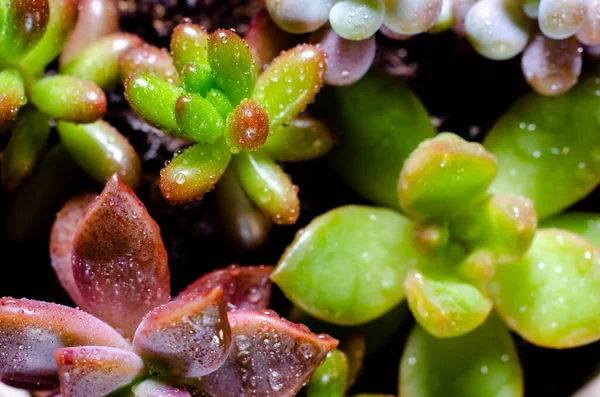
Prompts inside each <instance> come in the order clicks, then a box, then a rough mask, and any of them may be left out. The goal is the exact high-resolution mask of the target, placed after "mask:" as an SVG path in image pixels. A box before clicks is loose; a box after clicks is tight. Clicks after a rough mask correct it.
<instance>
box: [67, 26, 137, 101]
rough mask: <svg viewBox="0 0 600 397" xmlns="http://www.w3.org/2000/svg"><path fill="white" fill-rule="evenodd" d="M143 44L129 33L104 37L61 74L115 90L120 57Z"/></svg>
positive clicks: (79, 55) (105, 88)
mask: <svg viewBox="0 0 600 397" xmlns="http://www.w3.org/2000/svg"><path fill="white" fill-rule="evenodd" d="M142 43H143V41H142V39H140V38H139V37H138V36H136V35H133V34H129V33H113V34H110V35H108V36H104V37H102V38H100V39H99V40H97V41H95V42H94V43H92V44H90V45H88V46H86V47H85V48H84V49H83V50H82V51H81V52H80V53H79V54H78V55H77V56H75V58H73V60H72V61H70V62H69V63H68V64H67V65H65V66H63V67H61V69H60V72H61V73H62V74H66V75H69V76H75V77H79V78H81V79H84V80H89V81H92V82H94V83H95V84H96V85H97V86H98V87H100V88H102V89H104V90H108V89H113V88H114V87H115V86H116V85H117V83H118V82H119V55H121V54H122V53H123V52H124V51H126V50H127V49H128V48H132V47H137V46H140V45H142Z"/></svg>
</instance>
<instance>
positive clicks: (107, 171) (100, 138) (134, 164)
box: [57, 120, 142, 190]
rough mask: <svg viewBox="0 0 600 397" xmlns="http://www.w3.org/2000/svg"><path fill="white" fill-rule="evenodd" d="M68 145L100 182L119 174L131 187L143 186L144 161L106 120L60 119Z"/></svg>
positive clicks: (74, 156) (63, 141)
mask: <svg viewBox="0 0 600 397" xmlns="http://www.w3.org/2000/svg"><path fill="white" fill-rule="evenodd" d="M57 129H58V134H59V135H60V139H61V141H62V144H63V146H64V147H65V149H67V150H68V151H69V153H70V154H71V156H72V157H73V159H74V160H75V161H77V163H78V164H79V166H80V167H81V168H82V169H83V170H84V171H85V172H87V173H88V175H90V176H91V177H92V178H93V179H94V180H95V181H96V182H98V183H99V184H100V185H105V184H106V182H107V181H108V180H109V179H110V177H111V176H112V175H113V174H115V173H116V174H118V175H119V176H120V177H121V178H122V179H123V182H125V183H126V184H127V185H128V186H129V187H130V188H131V189H134V190H135V189H137V188H138V187H139V186H140V182H141V177H142V165H141V161H140V158H139V157H138V155H137V153H136V151H135V149H134V148H133V146H131V144H130V143H129V141H128V140H127V138H125V137H124V136H123V135H121V133H120V132H119V131H117V130H116V129H115V128H114V127H112V126H111V125H110V124H108V123H107V122H106V121H103V120H98V121H96V122H95V123H91V124H74V123H69V122H66V121H59V122H58V123H57Z"/></svg>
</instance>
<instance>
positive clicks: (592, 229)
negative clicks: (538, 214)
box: [540, 212, 600, 248]
mask: <svg viewBox="0 0 600 397" xmlns="http://www.w3.org/2000/svg"><path fill="white" fill-rule="evenodd" d="M540 227H543V228H549V227H554V228H558V229H564V230H568V231H570V232H573V233H577V234H579V235H580V236H581V237H583V238H585V239H586V240H588V241H589V242H591V243H592V244H594V245H595V246H596V247H599V248H600V214H596V213H589V212H571V213H567V214H560V215H557V216H554V217H552V218H550V219H547V220H545V221H544V222H542V223H541V224H540Z"/></svg>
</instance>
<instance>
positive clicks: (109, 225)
mask: <svg viewBox="0 0 600 397" xmlns="http://www.w3.org/2000/svg"><path fill="white" fill-rule="evenodd" d="M73 275H74V277H75V281H76V283H77V286H78V288H79V291H80V292H81V296H82V297H83V299H84V300H85V304H86V307H87V308H88V309H89V310H90V312H91V313H93V314H95V315H97V316H98V317H99V318H102V319H103V320H105V321H106V322H107V323H109V324H111V325H112V326H114V327H115V328H116V329H118V330H119V331H120V332H122V333H123V334H124V335H126V336H128V337H130V336H132V335H133V333H134V332H135V329H136V328H137V325H138V324H139V322H140V320H141V319H142V317H143V316H144V315H145V314H146V313H148V311H150V310H151V309H152V308H154V307H156V306H158V305H160V304H163V303H166V302H168V300H169V291H170V286H169V267H168V264H167V252H166V250H165V246H164V245H163V242H162V239H161V237H160V230H159V228H158V225H157V224H156V222H154V220H153V219H152V218H151V217H150V215H149V214H148V212H147V211H146V208H145V207H144V205H143V204H142V202H141V201H139V199H138V198H137V197H136V196H135V194H134V193H133V191H131V189H130V188H129V187H128V186H127V185H125V183H124V182H123V181H122V180H121V178H119V177H118V176H117V175H116V174H115V175H113V177H112V178H111V179H110V180H109V181H108V183H107V184H106V187H105V188H104V191H103V192H102V194H101V195H100V196H99V197H98V199H97V200H96V202H95V203H94V204H93V205H92V206H91V207H90V210H89V212H88V213H87V215H86V216H85V218H84V219H83V220H82V221H81V224H80V226H79V229H78V231H77V234H76V235H75V239H74V241H73Z"/></svg>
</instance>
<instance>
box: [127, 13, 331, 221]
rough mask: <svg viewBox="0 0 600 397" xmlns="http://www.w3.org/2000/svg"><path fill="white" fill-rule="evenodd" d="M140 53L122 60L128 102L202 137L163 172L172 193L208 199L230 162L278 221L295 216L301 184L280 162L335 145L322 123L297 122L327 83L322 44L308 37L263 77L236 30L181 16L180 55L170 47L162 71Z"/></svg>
mask: <svg viewBox="0 0 600 397" xmlns="http://www.w3.org/2000/svg"><path fill="white" fill-rule="evenodd" d="M134 51H136V49H131V50H128V51H126V52H124V53H123V54H122V55H121V58H120V67H121V72H122V77H123V78H124V80H125V95H126V98H127V101H128V102H129V104H130V105H131V107H132V108H133V110H134V111H135V112H136V113H137V114H138V115H140V116H141V117H142V118H143V119H144V120H146V121H147V122H149V123H150V124H152V125H155V126H157V127H159V128H161V129H162V130H163V131H164V132H165V133H167V134H170V135H172V136H175V137H177V138H181V139H184V140H186V141H191V142H193V143H194V144H193V145H192V146H191V147H189V148H187V149H185V150H184V151H183V152H181V153H176V155H175V157H174V159H173V160H172V161H171V162H170V163H169V164H167V165H166V167H165V168H164V169H163V170H162V171H161V173H160V189H161V192H162V194H163V196H164V197H165V198H166V199H167V200H169V201H170V202H171V203H184V202H188V201H192V200H195V199H200V198H202V196H203V195H204V194H205V193H207V192H208V191H210V190H211V189H212V188H213V187H214V186H215V185H216V184H217V182H218V181H219V180H220V179H221V177H222V176H223V175H224V174H225V173H226V170H227V172H228V173H232V175H231V177H230V182H231V184H235V183H237V184H239V186H240V187H241V189H242V190H243V191H244V192H245V195H246V196H247V197H248V199H249V200H250V201H251V202H252V203H253V205H254V206H256V207H258V208H259V209H260V210H261V211H262V212H263V213H264V214H265V215H267V216H268V217H270V218H271V219H272V221H273V222H275V223H277V224H291V223H294V222H295V221H296V219H297V217H298V213H299V202H298V197H297V192H298V188H297V187H296V186H295V185H293V184H292V183H291V181H290V180H289V178H288V177H287V175H286V174H285V173H284V172H283V170H282V169H281V168H280V167H279V166H278V165H277V164H276V163H275V161H301V160H307V159H312V158H315V157H318V156H320V155H322V154H324V153H325V152H327V151H328V150H329V148H330V147H331V145H332V143H333V140H332V137H331V135H330V133H329V131H328V130H327V129H326V128H325V127H324V125H323V124H322V123H319V122H317V121H314V120H312V119H306V118H304V119H302V118H300V119H296V120H295V118H296V116H297V115H298V114H299V113H300V112H302V111H304V109H305V108H306V106H307V105H308V104H309V103H310V102H312V101H313V99H314V96H315V95H316V93H317V92H318V91H319V89H320V88H321V85H322V82H323V75H324V73H325V59H324V55H323V53H322V51H320V50H319V49H318V48H316V47H314V46H311V45H299V46H297V47H295V48H293V49H291V50H289V51H287V52H285V53H282V54H281V55H280V56H279V57H278V58H277V59H276V60H274V61H273V63H272V64H271V65H270V66H269V68H267V69H266V70H265V71H263V72H262V73H261V74H260V76H259V77H258V79H257V74H258V68H257V65H256V61H255V60H254V57H253V55H252V53H251V51H250V49H249V48H248V45H247V44H246V43H245V42H244V40H243V39H241V38H240V37H239V36H238V35H237V34H236V33H235V32H233V31H231V30H217V31H215V32H213V33H212V34H209V33H207V32H206V31H205V30H204V29H202V28H201V27H199V26H197V25H194V24H191V23H183V24H180V25H179V26H177V27H176V28H175V30H174V32H173V35H172V37H171V53H172V56H173V58H172V60H171V58H170V57H169V56H168V54H166V53H165V52H163V53H162V55H161V59H163V60H164V61H161V62H162V63H161V65H163V66H159V67H158V68H156V69H154V70H150V69H148V67H146V66H144V65H145V63H144V61H139V59H142V58H143V57H139V56H136V55H135V54H134V55H132V52H134ZM164 65H169V66H168V67H167V66H164ZM180 81H181V85H180V84H179V83H180ZM231 184H230V186H231ZM230 189H234V188H228V190H230ZM229 194H232V193H227V192H225V193H223V195H224V196H228V195H229Z"/></svg>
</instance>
